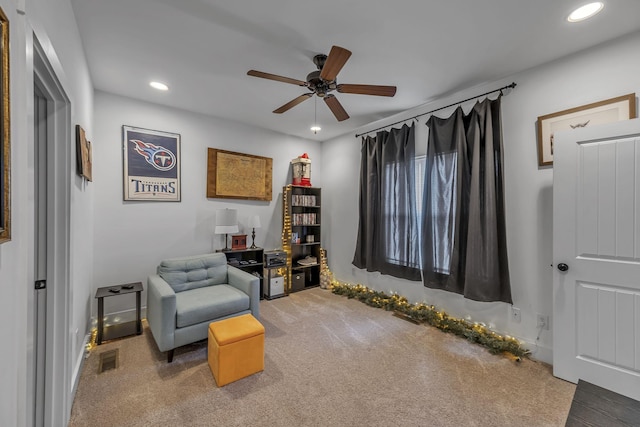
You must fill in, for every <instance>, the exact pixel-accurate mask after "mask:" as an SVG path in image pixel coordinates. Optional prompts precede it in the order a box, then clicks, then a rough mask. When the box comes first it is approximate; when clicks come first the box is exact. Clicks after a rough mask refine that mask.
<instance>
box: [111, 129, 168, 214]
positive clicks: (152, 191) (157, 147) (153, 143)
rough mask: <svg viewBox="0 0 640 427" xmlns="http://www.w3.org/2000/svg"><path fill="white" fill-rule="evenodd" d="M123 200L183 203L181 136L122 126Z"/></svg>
mask: <svg viewBox="0 0 640 427" xmlns="http://www.w3.org/2000/svg"><path fill="white" fill-rule="evenodd" d="M122 135H123V152H124V167H123V172H124V200H146V201H156V202H157V201H160V202H166V201H170V202H179V201H180V135H179V134H176V133H169V132H162V131H157V130H150V129H142V128H137V127H133V126H122Z"/></svg>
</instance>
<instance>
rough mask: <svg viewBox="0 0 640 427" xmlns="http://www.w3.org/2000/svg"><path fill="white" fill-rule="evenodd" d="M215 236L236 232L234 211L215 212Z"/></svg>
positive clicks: (235, 214) (236, 220)
mask: <svg viewBox="0 0 640 427" xmlns="http://www.w3.org/2000/svg"><path fill="white" fill-rule="evenodd" d="M214 232H215V233H216V234H228V233H237V232H238V211H237V210H235V209H218V210H217V211H216V229H215V231H214Z"/></svg>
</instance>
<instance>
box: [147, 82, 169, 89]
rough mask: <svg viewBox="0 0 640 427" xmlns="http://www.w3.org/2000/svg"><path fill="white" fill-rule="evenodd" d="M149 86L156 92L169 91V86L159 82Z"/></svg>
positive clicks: (151, 83)
mask: <svg viewBox="0 0 640 427" xmlns="http://www.w3.org/2000/svg"><path fill="white" fill-rule="evenodd" d="M149 86H151V87H152V88H154V89H158V90H169V86H167V85H166V84H164V83H161V82H150V83H149Z"/></svg>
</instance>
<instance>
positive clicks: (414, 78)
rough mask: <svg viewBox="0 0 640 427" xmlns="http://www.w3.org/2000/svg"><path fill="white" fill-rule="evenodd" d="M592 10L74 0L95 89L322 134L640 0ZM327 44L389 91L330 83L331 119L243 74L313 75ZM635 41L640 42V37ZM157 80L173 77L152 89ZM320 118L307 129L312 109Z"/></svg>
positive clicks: (568, 42)
mask: <svg viewBox="0 0 640 427" xmlns="http://www.w3.org/2000/svg"><path fill="white" fill-rule="evenodd" d="M604 1H605V8H604V10H603V11H602V12H601V13H600V14H599V15H597V16H596V17H595V18H592V19H591V20H588V21H584V22H581V23H577V24H569V23H568V22H567V21H566V16H567V15H568V14H569V13H570V12H571V10H573V9H574V8H575V7H576V6H579V5H581V4H584V3H587V2H588V0H482V1H478V0H386V1H379V0H378V1H372V0H368V1H367V0H323V1H310V0H227V1H221V0H71V3H72V5H73V9H74V12H75V15H76V19H77V21H78V27H79V29H80V35H81V37H82V40H83V45H84V49H85V51H86V55H87V59H88V62H89V69H90V72H91V77H92V79H93V83H94V85H95V87H96V89H98V90H102V91H106V92H111V93H115V94H119V95H124V96H128V97H131V98H136V99H141V100H144V101H149V102H154V103H158V104H163V105H168V106H172V107H177V108H181V109H185V110H189V111H194V112H199V113H203V114H207V115H212V116H218V117H222V118H227V119H232V120H236V121H239V122H245V123H249V124H251V125H254V126H259V127H263V128H266V129H272V130H274V131H277V132H281V133H286V134H290V135H296V136H299V137H302V138H307V139H312V140H327V139H330V138H332V137H335V136H338V135H341V134H344V133H347V132H352V131H354V130H355V129H357V128H359V127H361V126H363V125H365V124H368V123H371V122H374V121H377V120H380V119H383V118H386V117H389V116H392V115H394V114H396V113H398V112H401V111H404V110H407V109H410V108H412V107H416V106H418V105H421V104H424V103H426V102H429V101H431V100H434V99H437V98H439V97H441V96H443V95H446V94H451V93H455V92H457V91H459V90H462V89H465V88H469V87H473V86H476V85H479V84H482V83H486V82H491V81H495V80H498V79H500V78H502V77H505V76H508V75H510V74H513V73H516V72H519V71H522V70H525V69H527V68H530V67H533V66H536V65H539V64H542V63H545V62H548V61H551V60H553V59H556V58H559V57H562V56H565V55H568V54H571V53H574V52H577V51H580V50H582V49H585V48H588V47H591V46H594V45H596V44H600V43H602V42H605V41H607V40H611V39H614V38H616V37H619V36H621V35H624V34H627V33H631V32H634V31H638V30H640V19H638V18H639V17H640V1H638V0H604ZM332 45H338V46H342V47H344V48H347V49H349V50H351V51H352V52H353V55H352V56H351V58H350V59H349V61H348V62H347V63H346V65H345V66H344V68H343V69H342V71H340V73H339V75H338V82H339V83H355V84H374V85H395V86H397V87H398V90H397V93H396V96H395V97H393V98H387V97H377V96H365V95H354V94H341V93H335V92H334V93H335V94H336V97H337V98H338V99H339V100H340V102H341V103H342V105H343V107H344V108H345V110H346V111H347V112H348V113H349V115H350V116H351V118H350V119H348V120H345V121H343V122H341V123H339V122H337V121H336V120H335V118H334V117H333V115H332V114H331V112H330V110H329V109H328V108H327V106H326V105H325V104H324V102H322V100H320V99H317V97H315V96H314V97H313V98H311V99H309V100H307V101H305V102H304V103H302V104H300V105H298V106H296V107H294V108H293V109H291V110H289V111H288V112H285V113H284V114H273V113H272V111H273V110H274V109H276V108H277V107H280V106H281V105H283V104H285V103H286V102H288V101H290V100H292V99H293V98H296V97H297V96H299V95H301V94H303V93H306V92H307V89H305V88H301V87H298V86H295V85H291V84H286V83H281V82H276V81H271V80H265V79H260V78H255V77H250V76H247V75H246V73H247V71H248V70H250V69H256V70H259V71H264V72H267V73H272V74H277V75H281V76H285V77H291V78H294V79H297V80H305V79H306V76H307V74H308V73H310V72H311V71H314V70H315V69H316V67H315V65H314V64H313V62H312V58H313V56H314V55H316V54H318V53H324V54H328V53H329V50H330V49H331V46H332ZM639 52H640V50H639ZM150 80H160V81H163V82H165V83H167V84H168V85H169V87H170V90H169V91H168V92H158V91H156V90H155V89H152V88H150V87H149V85H148V83H149V81H150ZM316 100H317V121H318V124H319V125H320V126H321V127H322V131H320V132H319V133H318V134H317V135H314V134H313V132H311V131H310V130H309V127H310V126H311V125H312V124H313V121H314V108H315V107H316V105H315V103H316Z"/></svg>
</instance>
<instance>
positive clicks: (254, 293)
mask: <svg viewBox="0 0 640 427" xmlns="http://www.w3.org/2000/svg"><path fill="white" fill-rule="evenodd" d="M227 279H228V281H229V285H231V286H233V287H234V288H237V289H239V290H241V291H242V292H244V293H245V294H247V295H249V301H250V308H251V314H252V315H253V317H255V318H256V319H260V278H259V277H256V276H254V275H253V274H250V273H247V272H246V271H242V270H240V269H239V268H236V267H234V266H232V265H229V266H227Z"/></svg>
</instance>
